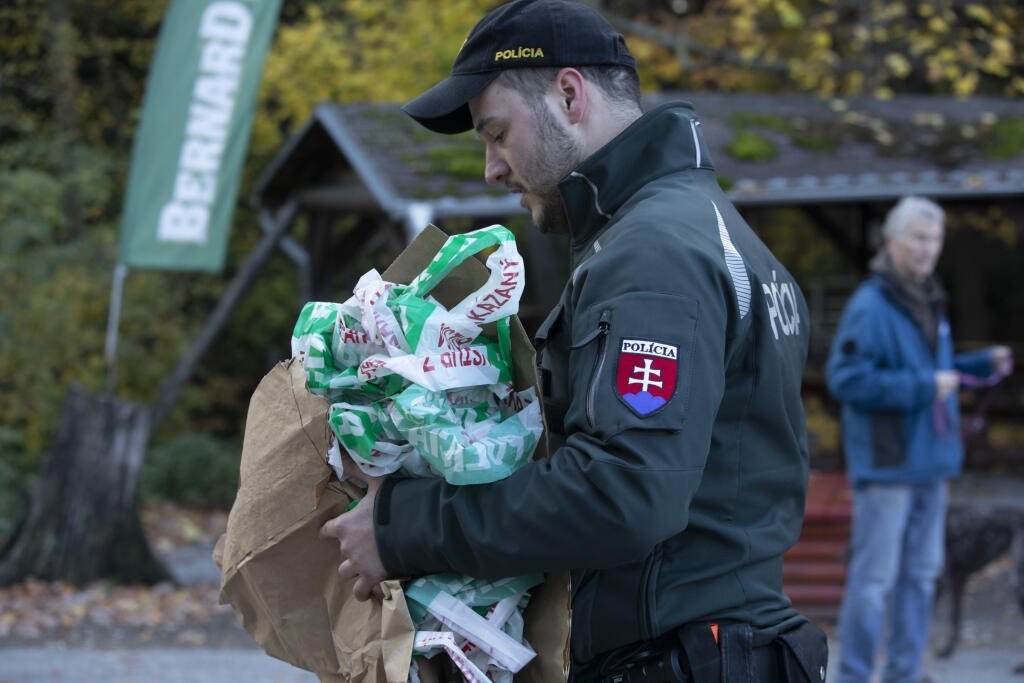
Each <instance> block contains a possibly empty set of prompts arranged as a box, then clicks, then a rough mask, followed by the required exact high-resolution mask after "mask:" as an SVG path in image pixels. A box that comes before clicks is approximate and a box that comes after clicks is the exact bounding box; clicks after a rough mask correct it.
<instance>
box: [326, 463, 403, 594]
mask: <svg viewBox="0 0 1024 683" xmlns="http://www.w3.org/2000/svg"><path fill="white" fill-rule="evenodd" d="M343 460H345V461H346V462H345V463H344V465H345V471H346V474H348V473H349V472H350V471H351V470H356V469H357V468H355V466H354V464H351V463H349V462H347V461H348V460H349V458H348V457H347V456H343ZM350 465H352V467H351V470H350ZM354 476H358V477H359V478H360V479H363V480H365V481H366V484H367V487H366V495H364V496H363V497H362V499H361V500H360V501H359V504H358V505H356V506H355V507H354V508H352V510H351V511H349V512H344V513H342V514H340V515H338V516H337V517H335V518H334V519H332V520H329V521H328V522H327V523H326V524H324V525H323V526H322V527H320V538H323V539H327V538H336V539H338V544H339V545H340V546H341V555H342V562H341V566H340V567H338V573H339V574H341V576H342V577H343V578H346V579H355V583H354V584H353V586H352V594H353V595H355V596H356V599H357V600H367V599H369V597H370V595H371V594H375V595H378V596H380V595H381V592H380V588H379V587H378V584H379V583H380V582H381V581H383V580H384V579H386V578H388V573H387V571H386V570H385V569H384V564H383V563H382V562H381V559H380V553H379V552H378V550H377V537H376V536H375V535H374V532H373V502H374V499H375V498H376V497H377V489H379V488H380V486H381V484H382V483H383V482H384V479H383V478H375V477H367V476H366V475H365V474H362V473H361V472H360V473H359V474H358V475H354Z"/></svg>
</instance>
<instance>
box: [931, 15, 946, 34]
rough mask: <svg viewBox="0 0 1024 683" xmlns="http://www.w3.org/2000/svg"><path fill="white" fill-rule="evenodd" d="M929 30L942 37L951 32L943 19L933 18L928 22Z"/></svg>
mask: <svg viewBox="0 0 1024 683" xmlns="http://www.w3.org/2000/svg"><path fill="white" fill-rule="evenodd" d="M928 30H929V31H931V32H932V33H937V34H939V35H942V34H944V33H947V32H948V31H949V24H947V23H946V20H945V19H943V18H942V17H937V16H936V17H932V18H931V19H929V20H928Z"/></svg>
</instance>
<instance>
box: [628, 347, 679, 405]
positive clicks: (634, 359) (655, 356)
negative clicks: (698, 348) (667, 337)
mask: <svg viewBox="0 0 1024 683" xmlns="http://www.w3.org/2000/svg"><path fill="white" fill-rule="evenodd" d="M678 376H679V347H678V346H675V345H673V344H666V343H664V342H659V341H654V340H651V339H628V338H627V339H623V340H622V345H621V346H620V347H619V362H618V370H617V371H616V375H615V387H616V390H617V392H618V395H619V398H620V399H621V400H622V402H623V403H625V404H626V405H627V406H629V409H630V410H632V411H633V412H634V413H636V414H637V415H639V416H640V417H647V416H648V415H652V414H654V413H656V412H658V411H659V410H661V409H662V408H663V407H665V405H667V404H668V402H669V401H671V400H672V397H673V396H674V395H675V392H676V377H678Z"/></svg>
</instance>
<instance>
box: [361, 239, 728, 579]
mask: <svg viewBox="0 0 1024 683" xmlns="http://www.w3.org/2000/svg"><path fill="white" fill-rule="evenodd" d="M623 241H624V240H623ZM644 247H648V248H647V249H644ZM649 247H650V244H640V245H636V244H620V245H617V248H616V249H615V250H614V253H611V252H613V250H612V249H610V248H606V249H605V250H604V251H603V252H602V253H601V254H598V255H595V256H594V257H592V258H591V260H590V261H588V263H587V269H586V271H581V275H580V276H579V277H577V278H576V280H575V283H574V285H573V287H574V289H573V294H574V296H573V301H572V302H571V305H572V310H573V311H574V314H575V318H574V320H573V325H572V327H573V329H572V340H571V342H572V343H573V344H579V345H580V346H579V348H577V349H576V350H574V351H572V352H571V354H570V357H569V367H570V384H571V386H570V392H569V393H570V405H569V407H568V409H567V412H566V434H567V439H566V444H565V446H564V447H562V448H560V449H558V450H557V451H556V452H554V453H553V454H552V455H551V457H550V458H548V459H546V460H543V461H534V462H531V463H529V464H527V465H526V466H524V467H522V468H521V469H519V470H517V471H516V472H515V473H513V474H512V476H510V477H508V478H507V479H504V480H501V481H497V482H494V483H492V484H485V485H475V486H451V485H449V484H446V483H445V482H443V481H441V480H438V479H404V480H398V481H396V482H394V483H393V484H390V485H389V490H388V491H387V495H386V496H384V498H385V500H381V499H378V502H377V505H376V510H375V519H376V534H377V541H378V547H379V549H380V553H381V559H382V561H383V563H384V566H385V567H386V568H387V569H388V570H389V571H390V572H392V573H394V574H397V575H416V574H422V573H429V572H438V571H454V572H458V573H461V574H465V575H469V576H476V577H481V578H495V577H501V576H511V575H517V574H523V573H528V572H534V571H542V570H557V569H569V568H602V567H608V566H613V565H616V564H619V563H623V562H628V561H631V560H636V559H639V558H642V557H644V556H646V555H647V554H648V553H649V552H650V551H651V549H652V548H653V547H654V546H655V545H656V544H657V543H659V542H661V541H663V540H664V539H666V538H669V537H671V536H673V535H675V534H677V533H679V532H680V531H681V530H682V529H684V528H685V527H686V525H687V522H688V508H689V503H690V500H691V499H692V497H693V494H694V491H695V490H696V488H697V486H698V484H699V483H700V480H701V475H702V471H703V467H704V464H705V461H706V458H707V455H708V451H709V448H710V442H711V429H712V423H713V421H714V417H715V414H716V412H717V410H718V406H719V403H720V401H721V397H722V395H723V392H724V375H725V371H724V362H723V358H724V356H725V331H726V315H727V313H726V303H725V298H726V294H727V292H726V290H725V289H724V288H725V287H727V284H726V283H725V281H724V279H723V278H722V277H720V275H721V274H717V275H716V273H715V272H713V271H711V272H709V270H711V268H710V266H709V265H708V264H707V263H701V260H700V257H699V256H698V257H695V258H691V257H690V255H687V254H680V253H679V249H678V248H677V249H676V251H675V252H674V253H673V252H672V249H671V248H670V249H665V250H663V249H655V250H651V249H649ZM652 252H653V253H652ZM624 264H636V265H632V266H630V267H626V266H624ZM602 320H603V321H605V322H606V323H608V324H609V330H610V331H609V333H608V334H607V335H606V336H605V337H604V338H603V341H601V342H600V343H599V342H598V341H593V342H587V343H583V342H585V341H586V340H587V339H588V338H590V337H592V335H591V334H590V332H591V328H592V327H594V326H595V325H598V323H599V322H600V321H602ZM632 339H637V340H648V341H651V342H657V343H660V344H662V345H663V347H675V349H676V351H677V359H676V363H675V365H674V369H673V370H672V371H673V372H675V373H676V375H675V382H676V384H675V387H674V393H673V394H672V395H671V397H670V398H669V400H668V401H667V402H666V403H665V404H664V405H662V406H661V407H660V408H658V409H656V410H652V411H648V412H646V413H644V412H643V408H641V414H637V412H636V411H635V410H633V409H631V408H630V405H629V403H628V402H627V401H625V400H623V399H622V396H621V392H619V391H618V389H617V383H616V382H617V377H621V375H618V374H617V373H619V372H620V369H619V361H620V360H622V359H620V352H621V350H622V348H623V347H624V345H623V341H624V340H626V341H628V340H632ZM627 345H628V344H627ZM643 365H644V361H643V360H640V361H637V362H636V364H630V365H629V366H628V367H626V368H625V370H624V372H626V373H627V374H628V373H632V372H634V371H635V369H636V368H638V367H641V368H642V367H643ZM660 367H661V369H662V370H663V371H664V373H665V374H667V373H668V372H669V370H668V367H669V366H668V365H665V366H660ZM645 376H648V377H652V376H651V375H645ZM637 377H640V375H637ZM661 377H663V378H664V375H662V376H661ZM624 384H625V385H627V386H631V385H629V384H628V381H625V382H624Z"/></svg>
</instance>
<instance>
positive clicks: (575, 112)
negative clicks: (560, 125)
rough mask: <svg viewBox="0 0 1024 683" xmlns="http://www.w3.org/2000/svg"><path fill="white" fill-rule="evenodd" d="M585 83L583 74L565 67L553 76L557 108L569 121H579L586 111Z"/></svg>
mask: <svg viewBox="0 0 1024 683" xmlns="http://www.w3.org/2000/svg"><path fill="white" fill-rule="evenodd" d="M586 86H587V84H586V81H585V80H584V79H583V75H582V74H581V73H580V72H579V71H577V70H576V69H573V68H572V67H566V68H564V69H562V70H561V71H559V72H558V75H557V76H555V85H554V87H555V93H556V95H557V96H558V109H559V111H560V112H562V114H564V115H565V117H566V119H567V120H568V122H569V123H571V124H572V123H580V122H581V121H582V120H583V116H584V114H585V113H586V111H587V103H588V98H587V87H586Z"/></svg>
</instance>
